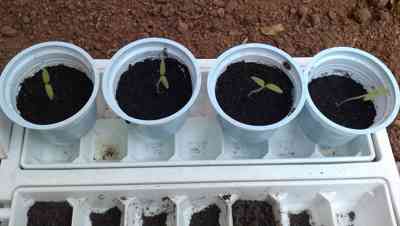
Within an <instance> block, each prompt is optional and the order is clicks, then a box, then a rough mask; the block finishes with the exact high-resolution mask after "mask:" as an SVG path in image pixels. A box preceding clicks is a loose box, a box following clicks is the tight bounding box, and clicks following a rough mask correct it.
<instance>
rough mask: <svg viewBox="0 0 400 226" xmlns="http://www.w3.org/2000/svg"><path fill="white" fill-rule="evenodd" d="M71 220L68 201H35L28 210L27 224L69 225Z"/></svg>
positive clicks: (31, 225)
mask: <svg viewBox="0 0 400 226" xmlns="http://www.w3.org/2000/svg"><path fill="white" fill-rule="evenodd" d="M71 222H72V207H71V206H70V205H69V203H68V202H36V203H35V204H34V205H33V206H32V207H31V208H30V209H29V210H28V226H55V225H56V226H71Z"/></svg>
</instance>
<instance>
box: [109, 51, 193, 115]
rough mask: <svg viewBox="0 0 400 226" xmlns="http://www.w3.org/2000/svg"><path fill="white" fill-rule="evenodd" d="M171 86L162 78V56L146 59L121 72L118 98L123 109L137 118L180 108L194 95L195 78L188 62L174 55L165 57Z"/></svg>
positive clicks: (171, 111)
mask: <svg viewBox="0 0 400 226" xmlns="http://www.w3.org/2000/svg"><path fill="white" fill-rule="evenodd" d="M165 66H166V77H167V80H168V84H169V88H168V89H166V88H165V87H164V86H163V85H162V84H160V85H159V87H160V90H159V91H158V90H157V85H156V84H157V82H158V80H159V79H160V59H146V60H144V61H142V62H138V63H136V64H134V65H129V69H128V70H127V71H125V72H124V73H123V74H122V75H121V79H120V80H119V83H118V88H117V93H116V98H117V101H118V104H119V106H120V107H121V109H122V110H123V111H124V112H125V113H126V114H128V115H129V116H132V117H134V118H138V119H143V120H155V119H160V118H164V117H167V116H170V115H172V114H174V113H175V112H177V111H179V110H180V109H181V108H182V107H183V106H185V104H186V103H187V102H188V101H189V99H190V97H191V96H192V80H191V77H190V72H189V69H188V68H187V66H186V65H184V64H182V63H180V62H179V61H178V60H176V59H173V58H166V59H165Z"/></svg>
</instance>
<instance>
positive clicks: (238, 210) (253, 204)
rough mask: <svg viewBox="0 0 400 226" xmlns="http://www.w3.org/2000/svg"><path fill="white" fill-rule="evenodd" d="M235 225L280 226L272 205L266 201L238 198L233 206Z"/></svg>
mask: <svg viewBox="0 0 400 226" xmlns="http://www.w3.org/2000/svg"><path fill="white" fill-rule="evenodd" d="M232 215H233V225H234V226H249V225H257V226H278V224H277V222H276V221H275V217H274V213H273V210H272V206H271V205H270V204H268V203H267V202H265V201H248V200H238V201H236V202H235V204H234V205H233V206H232Z"/></svg>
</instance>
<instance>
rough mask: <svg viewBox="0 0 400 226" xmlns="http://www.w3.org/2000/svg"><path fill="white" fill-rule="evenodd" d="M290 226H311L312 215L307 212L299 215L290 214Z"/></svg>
mask: <svg viewBox="0 0 400 226" xmlns="http://www.w3.org/2000/svg"><path fill="white" fill-rule="evenodd" d="M289 220H290V226H311V223H310V215H309V214H308V213H307V211H303V212H301V213H299V214H289Z"/></svg>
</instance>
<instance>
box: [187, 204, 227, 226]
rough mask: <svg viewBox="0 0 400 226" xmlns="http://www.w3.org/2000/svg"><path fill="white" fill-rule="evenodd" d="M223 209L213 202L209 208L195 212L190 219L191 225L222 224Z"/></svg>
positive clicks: (218, 225)
mask: <svg viewBox="0 0 400 226" xmlns="http://www.w3.org/2000/svg"><path fill="white" fill-rule="evenodd" d="M220 213H221V210H220V209H219V208H218V206H217V205H215V204H213V205H210V206H208V207H207V208H205V209H203V210H201V211H199V212H197V213H194V214H193V215H192V219H191V220H190V226H220V224H219V214H220Z"/></svg>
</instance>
